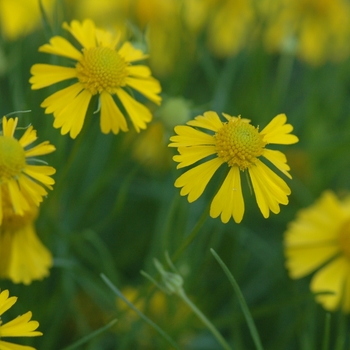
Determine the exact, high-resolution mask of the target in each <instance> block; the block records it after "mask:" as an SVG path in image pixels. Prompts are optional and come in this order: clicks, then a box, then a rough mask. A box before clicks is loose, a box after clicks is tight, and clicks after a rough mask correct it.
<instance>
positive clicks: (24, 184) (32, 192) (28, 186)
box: [18, 175, 52, 206]
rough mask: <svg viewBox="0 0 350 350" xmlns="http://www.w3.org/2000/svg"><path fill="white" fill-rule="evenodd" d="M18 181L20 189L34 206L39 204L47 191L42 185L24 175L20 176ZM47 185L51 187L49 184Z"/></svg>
mask: <svg viewBox="0 0 350 350" xmlns="http://www.w3.org/2000/svg"><path fill="white" fill-rule="evenodd" d="M18 181H19V184H20V188H21V191H22V192H24V193H26V194H27V195H28V197H29V198H30V199H31V200H32V201H33V203H34V204H35V205H36V206H39V205H40V203H41V202H42V201H43V197H44V196H46V195H47V191H46V190H45V189H44V187H42V186H40V185H39V184H37V183H36V182H35V181H33V180H32V179H30V178H28V177H27V176H25V175H22V176H20V178H19V180H18ZM48 187H49V188H50V189H52V187H51V186H48Z"/></svg>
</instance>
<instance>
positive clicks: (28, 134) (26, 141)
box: [19, 125, 38, 148]
mask: <svg viewBox="0 0 350 350" xmlns="http://www.w3.org/2000/svg"><path fill="white" fill-rule="evenodd" d="M37 138H38V137H37V136H36V130H33V126H32V125H30V126H29V127H28V128H27V130H26V131H25V132H24V134H23V135H22V137H21V138H20V139H19V143H20V145H21V146H22V147H23V148H24V147H26V146H28V145H30V144H31V143H33V142H34V141H35V140H36V139H37Z"/></svg>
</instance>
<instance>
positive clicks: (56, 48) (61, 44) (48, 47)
mask: <svg viewBox="0 0 350 350" xmlns="http://www.w3.org/2000/svg"><path fill="white" fill-rule="evenodd" d="M39 51H40V52H45V53H50V54H52V55H58V56H63V57H68V58H71V59H73V60H77V61H79V60H80V59H81V57H82V55H83V54H82V53H81V52H80V51H79V50H77V49H76V48H75V47H74V46H73V45H72V44H71V43H70V42H69V41H68V40H67V39H65V38H62V37H61V36H54V37H53V38H51V39H50V44H45V45H42V46H40V48H39Z"/></svg>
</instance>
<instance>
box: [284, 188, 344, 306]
mask: <svg viewBox="0 0 350 350" xmlns="http://www.w3.org/2000/svg"><path fill="white" fill-rule="evenodd" d="M284 244H285V255H286V266H287V268H288V271H289V275H290V277H291V278H293V279H297V278H301V277H304V276H306V275H308V274H310V273H312V272H313V271H315V270H317V269H319V270H318V271H317V272H316V273H315V274H314V276H313V277H312V280H311V285H310V288H311V291H312V292H313V293H319V292H331V293H330V294H319V295H316V301H317V302H319V303H321V304H322V306H323V307H324V308H325V309H327V310H330V311H333V310H336V309H338V308H342V310H343V311H344V312H350V196H348V197H346V198H344V199H343V200H339V199H338V198H337V197H336V195H335V194H334V193H333V192H331V191H326V192H324V193H323V194H322V196H321V198H320V199H319V200H318V201H317V202H316V203H314V204H313V205H311V206H310V207H309V208H306V209H302V210H300V211H299V213H298V215H297V218H296V219H295V220H294V221H293V222H291V223H290V225H289V227H288V229H287V231H286V233H285V236H284Z"/></svg>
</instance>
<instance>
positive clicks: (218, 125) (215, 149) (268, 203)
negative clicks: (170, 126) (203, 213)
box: [169, 111, 298, 223]
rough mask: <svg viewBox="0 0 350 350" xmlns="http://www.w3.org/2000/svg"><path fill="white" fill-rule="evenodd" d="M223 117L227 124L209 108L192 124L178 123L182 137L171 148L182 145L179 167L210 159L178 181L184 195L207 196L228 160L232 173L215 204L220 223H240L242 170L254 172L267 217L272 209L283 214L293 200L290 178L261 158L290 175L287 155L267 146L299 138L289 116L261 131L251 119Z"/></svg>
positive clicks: (174, 139)
mask: <svg viewBox="0 0 350 350" xmlns="http://www.w3.org/2000/svg"><path fill="white" fill-rule="evenodd" d="M223 116H224V117H225V118H226V120H227V121H226V122H224V123H223V122H222V121H221V120H220V118H219V116H218V115H217V113H215V112H212V111H209V112H205V113H204V115H203V116H198V117H196V118H195V119H194V120H191V121H189V122H187V126H185V125H182V126H177V127H175V132H176V133H177V136H173V137H171V138H170V140H171V141H172V143H171V144H170V145H169V146H170V147H177V148H178V152H179V153H180V155H176V156H174V158H173V159H174V160H175V161H176V162H178V163H179V164H178V166H177V168H183V167H186V166H189V165H192V164H194V163H196V162H198V161H202V160H205V161H204V162H202V163H201V164H199V165H197V166H195V167H194V168H192V169H190V170H188V171H186V172H185V173H184V174H182V175H181V176H180V177H179V178H178V179H177V180H176V182H175V186H176V187H180V188H181V192H180V194H181V195H182V196H186V195H188V201H189V202H193V201H195V200H196V199H198V198H199V197H200V196H201V195H202V193H203V191H204V189H205V187H206V186H207V184H208V182H209V180H210V179H211V178H212V177H213V175H214V173H215V172H216V171H217V170H218V168H219V167H220V166H221V165H223V164H226V165H227V167H228V174H227V176H226V178H225V180H224V182H223V184H222V185H221V187H220V189H219V191H218V192H217V194H216V195H215V197H214V199H213V201H212V203H211V207H210V216H211V217H213V218H216V217H218V216H219V215H221V221H222V222H224V223H227V222H228V221H229V220H230V218H231V216H232V217H233V219H234V221H235V222H237V223H239V222H241V220H242V218H243V214H244V201H243V194H242V187H241V177H240V172H242V171H245V170H247V171H248V173H249V176H250V180H251V183H252V186H253V190H254V192H255V198H256V201H257V204H258V206H259V208H260V210H261V212H262V214H263V216H264V217H265V218H268V217H269V214H270V210H271V211H272V212H273V213H275V214H277V213H279V212H280V207H279V204H288V197H287V196H288V195H289V194H290V193H291V191H290V188H289V187H288V185H287V184H286V183H285V181H284V180H282V179H281V178H280V177H279V176H278V175H276V174H275V172H274V171H272V170H271V169H270V168H269V167H268V166H267V165H266V164H265V163H263V162H262V161H261V157H264V158H266V159H267V160H268V161H270V162H271V163H272V164H273V165H274V166H275V167H276V168H277V169H279V170H280V171H281V172H282V173H283V174H285V175H286V176H288V177H289V178H291V176H290V174H289V172H288V171H289V170H290V168H289V166H288V165H287V159H286V156H285V155H284V154H283V153H282V152H280V151H276V150H271V149H267V148H265V146H266V145H268V144H284V145H289V144H293V143H296V142H298V138H297V137H296V136H295V135H292V134H290V133H291V131H292V130H293V127H292V125H290V124H286V121H287V117H286V116H285V115H284V114H279V115H277V116H276V117H275V118H273V119H272V121H271V122H270V123H269V124H268V125H267V126H266V127H265V128H264V129H263V130H262V131H260V132H259V129H258V128H256V127H254V126H252V125H251V124H250V122H249V120H247V119H242V118H240V117H232V116H230V115H228V114H225V113H223ZM196 128H202V129H205V130H208V131H211V132H214V134H212V133H207V132H203V131H201V130H198V129H196ZM208 157H210V159H208Z"/></svg>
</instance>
